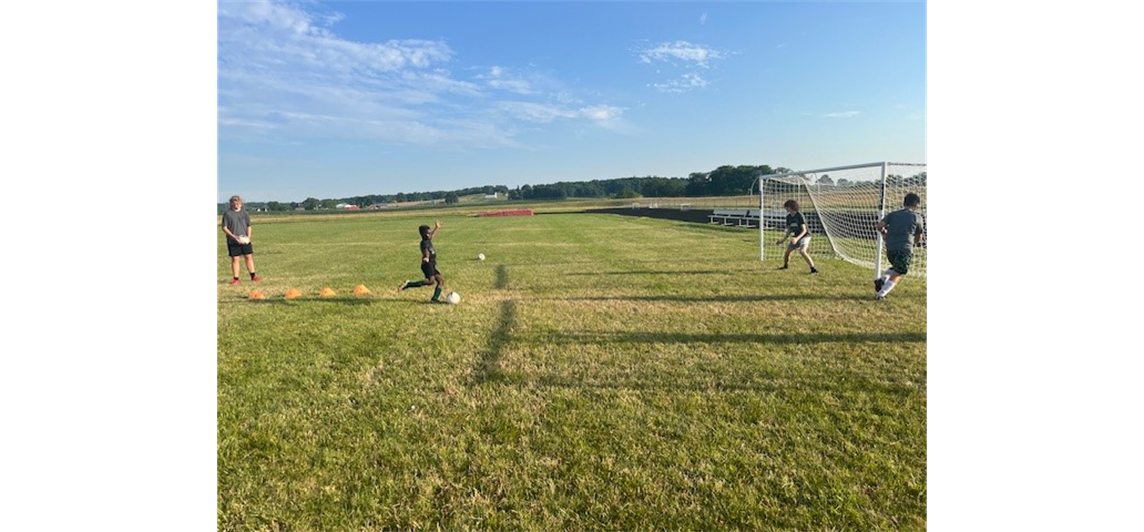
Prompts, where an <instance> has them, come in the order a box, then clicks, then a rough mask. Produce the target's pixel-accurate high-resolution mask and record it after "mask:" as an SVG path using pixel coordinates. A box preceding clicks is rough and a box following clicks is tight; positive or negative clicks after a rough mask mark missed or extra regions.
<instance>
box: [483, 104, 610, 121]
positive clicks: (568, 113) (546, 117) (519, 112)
mask: <svg viewBox="0 0 1144 532" xmlns="http://www.w3.org/2000/svg"><path fill="white" fill-rule="evenodd" d="M499 107H500V109H501V110H503V111H504V112H506V113H509V114H511V115H513V116H515V117H517V118H520V119H522V120H528V121H530V122H538V123H547V122H552V121H553V120H556V119H558V118H564V119H576V118H586V119H589V120H593V121H596V122H607V121H611V120H616V119H618V118H620V116H622V115H623V114H624V109H623V108H621V107H616V106H612V105H593V106H588V107H580V108H574V107H567V106H562V105H553V104H546V103H534V102H502V103H501V104H500V106H499Z"/></svg>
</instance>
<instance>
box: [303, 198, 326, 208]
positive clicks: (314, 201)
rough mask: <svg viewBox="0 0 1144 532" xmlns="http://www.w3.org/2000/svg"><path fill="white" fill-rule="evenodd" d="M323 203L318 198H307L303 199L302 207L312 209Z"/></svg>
mask: <svg viewBox="0 0 1144 532" xmlns="http://www.w3.org/2000/svg"><path fill="white" fill-rule="evenodd" d="M321 203H322V202H321V201H319V200H318V198H306V199H305V200H303V201H302V207H304V208H305V209H306V210H308V211H312V210H314V209H317V208H318V206H319V205H321Z"/></svg>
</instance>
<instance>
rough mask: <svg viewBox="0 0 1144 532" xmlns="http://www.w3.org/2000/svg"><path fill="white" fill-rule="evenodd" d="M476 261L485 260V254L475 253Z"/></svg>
mask: <svg viewBox="0 0 1144 532" xmlns="http://www.w3.org/2000/svg"><path fill="white" fill-rule="evenodd" d="M477 260H485V254H484V253H477Z"/></svg>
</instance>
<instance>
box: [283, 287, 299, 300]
mask: <svg viewBox="0 0 1144 532" xmlns="http://www.w3.org/2000/svg"><path fill="white" fill-rule="evenodd" d="M300 295H302V292H299V291H298V289H297V288H291V289H289V290H287V291H286V299H294V298H296V297H298V296H300Z"/></svg>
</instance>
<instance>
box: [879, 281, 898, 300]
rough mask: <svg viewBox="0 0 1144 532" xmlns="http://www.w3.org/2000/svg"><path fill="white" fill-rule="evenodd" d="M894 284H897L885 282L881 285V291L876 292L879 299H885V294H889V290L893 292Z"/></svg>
mask: <svg viewBox="0 0 1144 532" xmlns="http://www.w3.org/2000/svg"><path fill="white" fill-rule="evenodd" d="M895 284H897V283H895V282H894V281H889V280H887V281H886V282H885V283H884V284H883V285H882V289H881V290H878V295H879V296H880V297H886V294H889V293H890V290H893V289H894V285H895Z"/></svg>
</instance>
